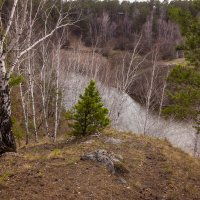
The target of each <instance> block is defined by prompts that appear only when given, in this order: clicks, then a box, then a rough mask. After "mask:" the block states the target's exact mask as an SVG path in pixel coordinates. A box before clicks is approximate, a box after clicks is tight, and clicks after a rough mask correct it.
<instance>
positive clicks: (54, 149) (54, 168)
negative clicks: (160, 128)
mask: <svg viewBox="0 0 200 200" xmlns="http://www.w3.org/2000/svg"><path fill="white" fill-rule="evenodd" d="M111 138H115V139H118V140H117V141H118V142H116V143H117V144H114V143H115V142H114V143H113V142H109V141H112V140H113V139H111ZM108 139H109V140H108ZM106 141H107V142H106ZM96 149H106V150H107V151H109V152H113V153H115V154H117V155H119V156H120V157H121V158H123V162H122V164H123V167H124V168H126V169H127V171H128V173H124V174H122V175H120V176H119V175H115V174H111V173H110V172H109V171H108V170H107V169H106V167H105V166H103V165H100V164H99V163H97V162H94V161H82V160H80V157H81V155H83V154H85V153H88V152H91V151H93V150H96ZM199 169H200V161H199V160H198V159H195V158H193V157H191V156H190V155H188V154H186V153H184V152H182V151H181V150H179V149H177V148H174V147H172V146H171V144H170V143H169V142H168V141H166V140H165V141H164V140H160V139H155V138H151V137H146V136H141V135H135V134H130V133H121V132H120V133H118V132H116V131H114V130H106V131H104V133H103V134H101V135H100V136H89V137H87V138H84V139H79V140H77V139H76V140H75V139H73V138H70V137H68V139H66V138H65V139H60V140H59V142H58V143H57V144H52V143H47V142H41V143H38V144H35V145H34V144H32V145H28V146H24V147H21V148H20V149H19V151H18V153H17V154H15V153H8V154H6V155H3V156H2V157H0V174H1V175H0V199H1V200H7V199H17V200H18V199H20V200H27V199H34V200H37V199H40V200H42V199H45V200H51V199H52V200H53V199H54V200H55V199H71V200H72V199H80V200H81V199H84V200H86V199H91V200H100V199H114V200H123V199H124V200H125V199H131V200H139V199H142V200H156V199H158V200H161V199H163V200H164V199H166V200H167V199H168V200H182V199H184V200H192V199H196V200H197V199H200V193H199V191H200V170H199Z"/></svg>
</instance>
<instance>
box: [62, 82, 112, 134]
mask: <svg viewBox="0 0 200 200" xmlns="http://www.w3.org/2000/svg"><path fill="white" fill-rule="evenodd" d="M66 118H67V119H69V120H72V128H73V133H74V135H81V136H85V135H89V134H92V133H95V132H96V131H100V130H102V129H103V128H105V127H107V126H108V125H109V124H110V119H109V117H108V109H107V108H105V107H104V106H103V103H102V101H101V97H100V95H99V92H98V90H97V89H96V86H95V81H93V80H91V81H90V84H89V85H88V87H86V88H85V93H84V94H83V95H80V100H79V101H78V103H77V104H76V105H75V106H74V107H73V109H72V110H71V111H69V112H68V113H67V114H66Z"/></svg>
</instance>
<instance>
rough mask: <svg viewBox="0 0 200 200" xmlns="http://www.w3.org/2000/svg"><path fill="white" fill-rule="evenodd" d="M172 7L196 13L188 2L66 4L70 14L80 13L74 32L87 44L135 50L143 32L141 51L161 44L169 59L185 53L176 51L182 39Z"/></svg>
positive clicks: (92, 0)
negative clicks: (172, 18) (173, 16)
mask: <svg viewBox="0 0 200 200" xmlns="http://www.w3.org/2000/svg"><path fill="white" fill-rule="evenodd" d="M172 6H178V7H180V8H186V9H189V10H191V12H193V13H195V12H196V11H195V8H194V6H193V5H192V3H191V2H189V1H172V2H170V3H168V1H163V2H160V1H158V0H151V1H146V2H137V1H135V2H129V1H123V2H121V3H120V2H119V1H117V0H114V1H107V0H106V1H96V0H77V1H73V4H71V2H66V3H65V6H64V7H65V8H68V7H71V10H72V12H71V15H72V16H71V17H74V18H76V17H77V16H79V15H81V20H80V21H79V22H78V23H77V26H74V27H73V28H72V29H71V31H72V32H73V34H75V35H78V36H80V37H82V40H83V41H84V43H85V45H86V46H100V47H109V48H112V49H114V50H118V49H119V50H133V49H134V46H135V43H136V42H137V41H138V38H139V37H140V35H142V38H141V41H142V42H141V43H140V53H141V54H146V53H147V52H149V51H150V50H151V49H152V47H153V46H154V45H159V46H160V49H161V52H160V56H161V59H170V58H174V57H181V56H183V55H177V52H176V45H178V44H180V43H181V42H182V37H181V34H180V30H179V27H178V25H177V24H175V23H174V22H172V21H171V20H170V17H169V12H168V11H169V8H170V7H172ZM69 42H70V41H69Z"/></svg>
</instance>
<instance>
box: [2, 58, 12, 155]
mask: <svg viewBox="0 0 200 200" xmlns="http://www.w3.org/2000/svg"><path fill="white" fill-rule="evenodd" d="M10 106H11V105H10V88H9V81H8V78H7V77H6V67H5V57H4V56H3V55H2V56H1V57H0V154H2V153H5V152H8V151H16V143H15V139H14V136H13V133H12V122H11V107H10Z"/></svg>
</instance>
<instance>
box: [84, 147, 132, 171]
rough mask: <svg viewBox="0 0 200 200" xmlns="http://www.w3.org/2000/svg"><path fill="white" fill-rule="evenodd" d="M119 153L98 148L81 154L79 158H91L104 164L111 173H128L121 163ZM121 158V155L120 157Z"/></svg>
mask: <svg viewBox="0 0 200 200" xmlns="http://www.w3.org/2000/svg"><path fill="white" fill-rule="evenodd" d="M119 157H120V156H119V155H115V154H114V153H112V152H108V151H106V150H104V149H98V150H96V151H93V152H90V153H88V154H85V155H83V156H81V160H92V161H96V162H99V163H101V164H103V165H105V166H106V167H107V168H108V170H109V171H110V172H111V173H112V174H124V173H128V170H127V169H126V168H125V167H124V166H123V165H122V163H121V160H122V159H120V158H119ZM121 158H122V157H121Z"/></svg>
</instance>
